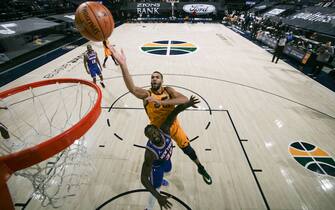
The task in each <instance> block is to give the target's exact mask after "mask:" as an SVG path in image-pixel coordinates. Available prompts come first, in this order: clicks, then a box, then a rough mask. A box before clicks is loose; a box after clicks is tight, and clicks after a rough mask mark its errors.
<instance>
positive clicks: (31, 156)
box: [0, 78, 102, 180]
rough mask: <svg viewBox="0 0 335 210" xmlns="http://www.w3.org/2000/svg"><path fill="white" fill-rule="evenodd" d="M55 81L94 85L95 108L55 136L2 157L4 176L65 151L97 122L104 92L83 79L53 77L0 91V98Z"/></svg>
mask: <svg viewBox="0 0 335 210" xmlns="http://www.w3.org/2000/svg"><path fill="white" fill-rule="evenodd" d="M55 83H80V84H85V85H87V86H90V87H92V88H93V89H94V90H96V92H97V94H98V97H97V100H96V102H95V104H94V105H93V108H92V109H91V111H90V112H89V113H87V114H86V115H85V116H84V117H83V118H82V119H81V120H80V121H78V122H77V123H76V124H75V125H73V126H72V127H71V128H69V129H67V130H66V131H64V132H63V133H61V134H58V135H57V136H54V137H52V138H50V139H48V140H46V141H44V142H42V143H40V144H38V145H35V146H33V147H29V148H26V149H23V150H20V151H18V152H14V153H11V154H8V155H5V156H1V157H0V165H1V166H0V171H1V174H2V178H5V179H6V180H8V179H9V177H10V175H11V174H12V173H14V172H15V171H18V170H21V169H24V168H27V167H30V166H32V165H34V164H37V163H39V162H42V161H44V160H46V159H48V158H50V157H52V156H54V155H55V154H57V153H59V152H61V151H63V150H64V149H65V148H67V147H68V146H70V145H71V144H72V143H73V142H74V141H75V140H77V139H79V138H80V137H81V136H83V135H84V134H85V133H86V132H87V131H88V130H89V129H90V128H91V127H92V126H93V124H94V123H95V121H96V120H97V119H98V117H99V115H100V113H101V98H102V93H101V90H100V88H99V87H98V86H97V85H96V84H94V83H92V82H89V81H86V80H81V79H72V78H63V79H51V80H44V81H39V82H34V83H30V84H26V85H22V86H19V87H16V88H13V89H10V90H6V91H4V92H1V93H0V99H4V98H6V97H8V96H11V95H14V94H16V93H19V92H22V91H25V90H27V89H29V88H36V87H41V86H46V85H51V84H55Z"/></svg>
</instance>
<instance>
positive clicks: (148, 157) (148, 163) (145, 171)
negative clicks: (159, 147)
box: [141, 149, 172, 208]
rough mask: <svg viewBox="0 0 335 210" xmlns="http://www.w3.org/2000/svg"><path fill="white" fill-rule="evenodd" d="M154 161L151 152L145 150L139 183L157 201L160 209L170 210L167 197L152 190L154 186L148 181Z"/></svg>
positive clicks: (170, 205)
mask: <svg viewBox="0 0 335 210" xmlns="http://www.w3.org/2000/svg"><path fill="white" fill-rule="evenodd" d="M155 159H156V157H155V155H154V154H153V153H152V152H151V151H149V150H148V149H146V150H145V154H144V162H143V165H142V172H141V182H142V184H143V186H144V187H145V188H146V189H147V190H149V192H150V193H151V194H152V195H153V196H154V197H155V198H156V199H157V201H158V203H159V205H160V206H161V207H164V208H171V207H172V204H171V203H170V202H169V201H168V200H167V199H168V197H167V196H164V195H161V194H160V193H159V192H157V190H156V189H155V188H154V186H153V185H152V184H151V183H150V181H149V177H150V173H151V167H152V163H153V161H154V160H155Z"/></svg>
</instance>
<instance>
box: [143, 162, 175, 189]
mask: <svg viewBox="0 0 335 210" xmlns="http://www.w3.org/2000/svg"><path fill="white" fill-rule="evenodd" d="M171 169H172V163H171V160H167V161H164V162H163V163H162V164H160V165H157V166H155V165H153V166H152V169H151V174H150V178H149V180H150V182H151V184H152V185H153V186H154V188H159V187H160V186H161V185H162V182H163V177H164V173H166V172H170V171H171Z"/></svg>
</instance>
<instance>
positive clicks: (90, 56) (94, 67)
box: [84, 45, 105, 88]
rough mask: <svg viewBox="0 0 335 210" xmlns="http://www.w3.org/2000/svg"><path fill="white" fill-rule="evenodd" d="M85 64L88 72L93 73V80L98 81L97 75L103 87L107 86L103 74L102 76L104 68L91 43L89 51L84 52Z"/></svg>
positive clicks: (88, 46) (88, 47)
mask: <svg viewBox="0 0 335 210" xmlns="http://www.w3.org/2000/svg"><path fill="white" fill-rule="evenodd" d="M84 66H85V69H86V72H87V73H88V74H91V77H92V78H93V82H94V83H96V81H97V79H96V76H97V75H98V76H99V77H100V84H101V86H102V87H103V88H105V84H104V83H103V80H104V78H103V76H102V73H101V71H102V68H101V64H100V61H99V58H98V55H97V53H96V52H95V51H94V50H93V48H92V46H91V45H87V51H86V52H85V54H84Z"/></svg>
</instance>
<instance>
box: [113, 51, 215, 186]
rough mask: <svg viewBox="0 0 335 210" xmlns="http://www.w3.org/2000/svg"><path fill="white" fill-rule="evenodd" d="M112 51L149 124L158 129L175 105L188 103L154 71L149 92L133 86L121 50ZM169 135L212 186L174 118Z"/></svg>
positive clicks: (160, 74)
mask: <svg viewBox="0 0 335 210" xmlns="http://www.w3.org/2000/svg"><path fill="white" fill-rule="evenodd" d="M108 47H109V49H110V50H111V51H112V53H113V55H114V57H115V59H116V60H117V62H118V63H119V64H120V67H121V70H122V75H123V79H124V82H125V84H126V86H127V88H128V90H129V91H130V92H131V93H132V94H133V95H134V96H136V97H137V98H139V99H142V100H143V105H144V107H145V110H146V113H147V115H148V117H149V119H150V123H151V124H153V125H155V126H156V127H158V128H159V127H160V126H161V125H162V123H163V122H164V120H165V119H166V117H167V116H168V114H169V113H170V112H171V111H172V110H173V109H174V107H175V105H179V104H184V103H186V102H188V98H187V97H186V96H184V95H182V94H181V93H179V92H177V91H176V90H175V89H173V88H172V87H163V86H162V84H163V75H162V73H160V72H158V71H155V72H153V73H152V74H151V88H150V89H149V90H146V89H143V88H141V87H137V86H135V84H134V82H133V80H132V78H131V76H130V74H129V71H128V67H127V62H126V56H125V54H124V52H123V50H121V52H120V53H119V52H117V51H116V50H115V49H114V48H113V47H112V46H110V45H109V46H108ZM170 135H171V137H172V139H173V140H175V142H176V143H177V144H178V146H179V148H181V149H182V150H183V152H184V153H185V154H186V155H188V156H189V157H190V158H191V160H193V161H194V163H196V165H197V166H198V172H199V173H200V174H201V175H202V177H203V179H204V181H205V182H206V183H207V184H212V178H211V177H210V175H209V174H208V173H207V171H206V170H205V168H204V166H203V165H202V164H201V163H200V161H199V159H198V157H197V155H196V153H195V151H194V150H193V148H192V147H191V145H190V141H189V139H188V137H187V135H186V134H185V132H184V130H183V129H182V128H181V126H180V124H179V121H178V119H177V118H176V119H175V121H174V122H173V124H172V126H171V128H170Z"/></svg>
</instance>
